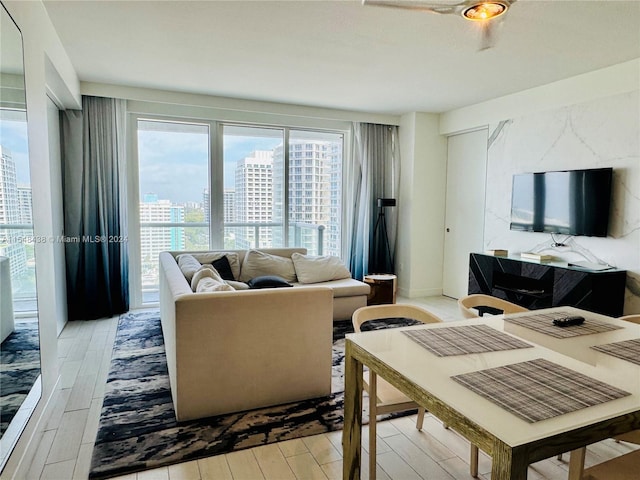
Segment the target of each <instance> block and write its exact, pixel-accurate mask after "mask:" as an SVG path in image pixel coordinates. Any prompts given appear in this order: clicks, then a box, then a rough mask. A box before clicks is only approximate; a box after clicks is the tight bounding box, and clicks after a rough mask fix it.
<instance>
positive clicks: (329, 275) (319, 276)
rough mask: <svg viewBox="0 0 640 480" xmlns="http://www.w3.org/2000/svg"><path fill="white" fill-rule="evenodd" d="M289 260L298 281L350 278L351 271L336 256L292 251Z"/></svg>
mask: <svg viewBox="0 0 640 480" xmlns="http://www.w3.org/2000/svg"><path fill="white" fill-rule="evenodd" d="M291 260H292V261H293V265H294V266H295V269H296V275H297V277H298V281H299V282H300V283H319V282H328V281H330V280H340V279H342V278H351V273H349V270H347V267H345V265H344V263H342V260H340V259H339V258H338V257H331V256H325V257H316V256H313V255H303V254H301V253H294V254H292V255H291Z"/></svg>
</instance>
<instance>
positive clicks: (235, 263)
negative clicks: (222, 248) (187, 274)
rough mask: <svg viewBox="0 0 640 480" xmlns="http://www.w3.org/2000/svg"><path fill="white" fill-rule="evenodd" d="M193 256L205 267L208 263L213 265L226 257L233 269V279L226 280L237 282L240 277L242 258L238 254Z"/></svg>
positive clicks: (208, 253) (202, 254)
mask: <svg viewBox="0 0 640 480" xmlns="http://www.w3.org/2000/svg"><path fill="white" fill-rule="evenodd" d="M192 256H193V257H194V258H195V259H196V260H198V261H199V262H200V263H201V264H203V265H204V264H206V263H210V264H213V262H217V261H218V260H220V259H222V258H224V257H226V258H227V261H228V262H229V266H230V267H231V272H232V273H233V278H226V279H225V280H237V279H238V277H240V257H239V256H238V252H200V253H193V254H192ZM216 268H217V267H216ZM220 273H222V272H220Z"/></svg>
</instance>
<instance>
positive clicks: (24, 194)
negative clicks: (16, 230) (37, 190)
mask: <svg viewBox="0 0 640 480" xmlns="http://www.w3.org/2000/svg"><path fill="white" fill-rule="evenodd" d="M18 205H19V216H20V221H19V223H21V224H22V225H32V224H33V213H32V212H33V202H32V200H31V187H30V186H28V185H18Z"/></svg>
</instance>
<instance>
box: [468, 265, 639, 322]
mask: <svg viewBox="0 0 640 480" xmlns="http://www.w3.org/2000/svg"><path fill="white" fill-rule="evenodd" d="M626 277H627V272H626V271H624V270H605V271H589V270H584V269H579V268H575V267H569V266H567V264H559V263H540V262H534V261H527V260H524V259H520V258H513V257H498V256H492V255H484V254H480V253H472V254H471V255H470V258H469V293H470V294H472V293H484V294H487V295H492V296H494V297H498V298H503V299H505V300H508V301H510V302H512V303H516V304H518V305H521V306H523V307H526V308H529V309H532V310H535V309H539V308H548V307H558V306H565V305H568V306H573V307H577V308H582V309H584V310H589V311H592V312H596V313H602V314H604V315H609V316H612V317H619V316H620V315H622V311H623V308H624V291H625V283H626Z"/></svg>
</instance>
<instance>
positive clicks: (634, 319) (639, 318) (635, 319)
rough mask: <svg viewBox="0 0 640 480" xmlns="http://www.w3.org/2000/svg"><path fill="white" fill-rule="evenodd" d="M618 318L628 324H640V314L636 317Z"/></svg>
mask: <svg viewBox="0 0 640 480" xmlns="http://www.w3.org/2000/svg"><path fill="white" fill-rule="evenodd" d="M618 318H619V319H620V320H624V321H626V322H633V323H640V313H639V314H635V315H625V316H624V317H618Z"/></svg>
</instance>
